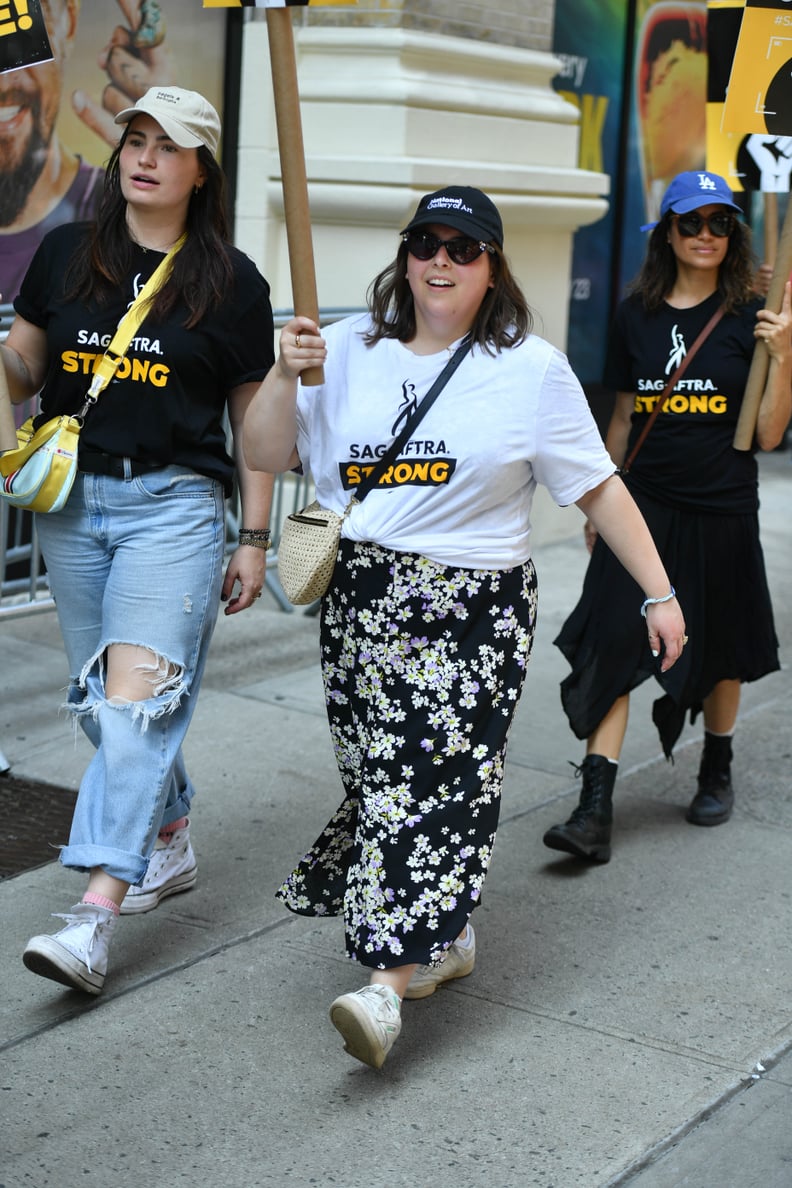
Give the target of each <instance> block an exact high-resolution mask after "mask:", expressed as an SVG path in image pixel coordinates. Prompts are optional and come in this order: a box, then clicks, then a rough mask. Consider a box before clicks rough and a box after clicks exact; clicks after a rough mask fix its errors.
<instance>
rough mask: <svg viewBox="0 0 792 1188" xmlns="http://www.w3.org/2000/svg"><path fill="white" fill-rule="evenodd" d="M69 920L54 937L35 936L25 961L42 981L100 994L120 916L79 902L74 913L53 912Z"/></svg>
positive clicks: (91, 904) (28, 945) (24, 955)
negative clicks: (49, 980) (45, 980)
mask: <svg viewBox="0 0 792 1188" xmlns="http://www.w3.org/2000/svg"><path fill="white" fill-rule="evenodd" d="M53 915H54V916H57V918H58V919H59V920H65V921H66V927H65V928H61V930H60V932H56V933H55V935H54V936H34V937H33V938H32V940H29V941H28V944H27V948H26V949H25V952H24V953H23V955H22V960H23V961H24V963H25V965H26V966H27V968H28V969H29V970H32V972H33V973H35V974H40V975H41V977H42V978H52V980H53V982H60V983H61V984H62V985H63V986H71V988H72V989H73V990H83V991H85V993H86V994H99V993H100V992H101V989H102V987H103V986H104V980H105V974H106V973H107V951H108V948H109V947H110V940H111V938H112V935H113V929H114V928H115V926H116V921H117V919H118V917H117V916H116V914H115V912H113V911H111V910H110V908H103V907H97V906H96V905H95V904H93V903H76V904H75V905H74V907H73V908H72V910H71V912H53Z"/></svg>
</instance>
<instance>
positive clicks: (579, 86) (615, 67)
mask: <svg viewBox="0 0 792 1188" xmlns="http://www.w3.org/2000/svg"><path fill="white" fill-rule="evenodd" d="M627 7H628V6H627V4H626V3H625V0H557V3H556V9H555V29H554V33H553V52H554V53H555V54H556V55H557V56H558V57H560V58H561V60H562V63H563V67H562V70H561V72H560V73H559V74H558V75H557V76H556V77H555V79H554V80H553V85H554V87H555V89H556V90H557V91H559V92H561V93H562V94H563V95H564V97H565V98H566V99H568V100H569V101H570V102H572V103H575V105H576V106H577V107H579V108H580V113H581V114H580V152H579V157H578V165H579V166H580V168H581V169H591V170H594V171H597V172H602V173H607V174H609V175H610V177H611V179H612V186H615V182H616V177H617V173H618V154H619V125H620V121H621V118H622V77H623V71H624V45H625V27H626V23H627ZM615 217H616V216H615V203H614V192H613V190H612V193H611V200H610V205H609V209H608V213H607V215H606V216H605V217H604V218H602V219H600V220H599V221H598V222H596V223H592V224H591V226H588V227H581V228H580V230H579V231H577V232H576V233H575V241H574V245H573V256H572V279H571V285H570V297H569V337H568V354H569V360H570V363H571V364H572V367H573V369H574V371H575V373H576V374H577V376H578V378H579V379H580V380H581V382H582V383H584V384H594V383H598V382H599V379H600V376H601V374H602V365H603V359H604V343H605V337H606V335H607V328H608V321H609V318H610V310H611V288H612V283H613V278H612V259H613V255H612V250H611V249H612V243H613V237H614V225H615Z"/></svg>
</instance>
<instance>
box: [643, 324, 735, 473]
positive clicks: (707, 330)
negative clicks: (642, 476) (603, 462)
mask: <svg viewBox="0 0 792 1188" xmlns="http://www.w3.org/2000/svg"><path fill="white" fill-rule="evenodd" d="M725 313H726V306H725V305H721V306H719V307H718V309H716V310H715V313H714V314H713V315H712V317H711V318H710V320H709V321H708V322H707V324H706V326H705V327H704V329H703V330H702V331H701V334H699V336H698V338H697V339H696V341H695V342H694V343H693V345H692V347H691V348H690V350H689V351H688V352H687V354H686V355H685V357H684V359H683V360H682V362H681V363H680V364H679V366H678V367H677V369H676V371H675V372H674V374H673V375H672V376H671V379H670V380H669V381H668V383H667V384H666V386H665V387H664V388H663V391H662V392H661V393H660V396H659V397H658V399H657V400H656V401H655V406H654V408H653V409H652V411H651V414H650V416H649V420H648V421H647V422H646V424H645V425H644V427H643V429H642V430H641V435H640V437H639V438H638V440H637V441H636V443H635V445H634V446H633V448H632V449H631V450H630V454H629V457H628V458H627V461H626V462H625V463H624V465H623V466H620V467H619V473H620V474H627V472H628V470H629V469H630V467H631V466H632V464H633V462H634V461H635V459H636V456H637V454H638V451H639V450H640V448H641V446H642V445H643V443H644V442H645V441H646V438H647V437H648V435H649V430H650V429H651V428H652V425H654V423H655V421H656V420H657V418H658V416H659V415H660V413H661V412H662V411H663V408H664V407H665V403H666V401H667V400H668V397H669V396H670V395H671V393H672V392H673V390H674V388H675V387H676V385H677V384H678V383H679V381H680V380H681V378H682V376H683V374H684V372H685V369H686V368H687V365H688V363H690V361H691V359H692V358H693V356H694V355H695V353H696V351H697V350H698V349H699V347H700V346H701V344H702V343H703V342H704V340H705V338H708V337H709V335H710V334H711V333H712V331H713V330H714V329H715V327H716V326H717V324H718V322H719V321H720V320H721V318H722V317H723V315H724V314H725Z"/></svg>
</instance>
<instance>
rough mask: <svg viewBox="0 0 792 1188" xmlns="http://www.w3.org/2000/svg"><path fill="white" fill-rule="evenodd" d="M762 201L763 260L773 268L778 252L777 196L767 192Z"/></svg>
mask: <svg viewBox="0 0 792 1188" xmlns="http://www.w3.org/2000/svg"><path fill="white" fill-rule="evenodd" d="M762 197H763V199H764V260H765V264H771V265H772V266H773V268H775V258H776V252H777V251H778V194H776V193H774V192H767V193H765V194H763V195H762Z"/></svg>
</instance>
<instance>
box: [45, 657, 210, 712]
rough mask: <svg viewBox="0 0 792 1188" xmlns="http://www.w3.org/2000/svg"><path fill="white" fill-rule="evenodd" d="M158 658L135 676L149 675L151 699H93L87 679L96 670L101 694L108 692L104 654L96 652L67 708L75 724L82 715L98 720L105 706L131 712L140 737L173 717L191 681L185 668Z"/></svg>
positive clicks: (73, 687) (75, 682)
mask: <svg viewBox="0 0 792 1188" xmlns="http://www.w3.org/2000/svg"><path fill="white" fill-rule="evenodd" d="M152 655H153V656H154V657H155V659H154V661H152V663H150V664H136V665H135V666H134V671H135V672H141V673H144V674H147V675H146V679H147V681H148V683H149V684H150V685H151V697H146V698H142V699H140V700H133V699H131V698H127V697H121V696H119V695H116V696H113V697H104V698H100V697H92V696H91V695H90V694H89V691H88V678H89V676H90V674H91V672H92V670H94V669H95V670H96V674H97V677H98V680H99V684H100V685H101V687H102V693H104V691H105V650H104V649H102V650H101V651H100V652H97V653H96V654H95V655H94V656H92V657H91V659H90V660H89V661H88V663H87V664H86V665H85V666H84V668H83V670H82V672H81V673H80V675H79V677H78V678H77V679H76V680H74V679H72V682H71V685H70V688H69V697H68V701H67V702H66V708H67V709H68V710H70V711H71V713H72V714H74V724H75V727H76V726H77V724H78V722H79V719H80V717H81V716H83V715H89V716H90V717H92V718H93V719H94V720H95V719H96V718H97V717H98V716H99V710H100V708H101V706H102V705H107V706H110V707H112V708H113V709H117V710H130V711H131V714H132V721H133V722H136V721H139V722H140V728H141V733H145V731H146V729H147V728H148V725H149V722H153V721H154V720H155V719H156V718H161V717H162V716H163V714H172V713H173V712H174V710H176V709H178V707H179V705H180V703H181V699H182V697H183V696H184V694H185V693H186V692H187V691H188V681H187V680H186V678H185V672H184V667H183V666H182V665H181V664H175V663H173V662H172V661H170V660H167V659H166V658H165V657H164V656H161V655H159V654H157V653H154V652H152Z"/></svg>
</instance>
